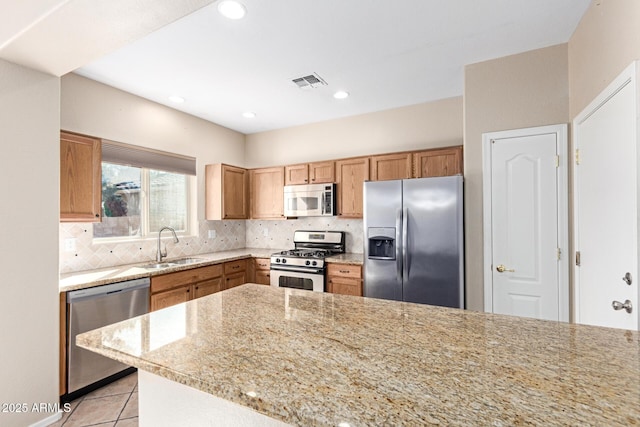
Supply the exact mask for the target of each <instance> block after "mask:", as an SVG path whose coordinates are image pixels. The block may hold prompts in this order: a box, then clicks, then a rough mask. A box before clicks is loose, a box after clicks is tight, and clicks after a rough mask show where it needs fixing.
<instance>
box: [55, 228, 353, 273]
mask: <svg viewBox="0 0 640 427" xmlns="http://www.w3.org/2000/svg"><path fill="white" fill-rule="evenodd" d="M209 230H214V231H215V234H216V237H215V238H209V237H208V236H209ZM296 230H331V231H333V230H335V231H345V232H346V236H345V239H346V250H347V252H353V253H362V251H363V246H362V245H363V243H362V239H363V228H362V220H360V219H338V218H335V217H309V218H300V219H289V220H277V221H266V220H264V221H263V220H247V221H243V220H239V221H200V223H199V226H198V236H197V237H180V242H179V243H173V240H172V239H171V233H168V232H165V233H163V235H162V236H163V238H162V244H163V247H164V245H165V244H166V247H167V256H168V257H169V258H176V257H183V256H191V255H197V254H204V253H209V252H219V251H226V250H231V249H240V248H244V247H250V248H267V249H289V248H293V246H294V245H293V232H294V231H296ZM59 241H60V273H62V274H64V273H72V272H76V271H84V270H93V269H96V268H106V267H113V266H117V265H123V264H131V263H137V262H145V261H149V262H151V261H154V260H155V257H156V251H157V242H158V240H157V239H154V238H149V239H145V240H142V241H138V242H105V243H94V241H93V225H92V224H90V223H61V224H60V239H59ZM68 245H70V246H71V247H73V246H75V248H74V250H67V249H70V248H69V247H68Z"/></svg>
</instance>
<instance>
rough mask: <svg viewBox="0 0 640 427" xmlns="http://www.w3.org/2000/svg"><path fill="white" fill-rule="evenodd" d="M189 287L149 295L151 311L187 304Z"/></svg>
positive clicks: (189, 292)
mask: <svg viewBox="0 0 640 427" xmlns="http://www.w3.org/2000/svg"><path fill="white" fill-rule="evenodd" d="M190 295H191V286H190V285H186V286H181V287H179V288H175V289H171V290H168V291H164V292H158V293H155V294H151V311H156V310H160V309H162V308H166V307H171V306H172V305H176V304H180V303H181V302H187V301H189V299H190Z"/></svg>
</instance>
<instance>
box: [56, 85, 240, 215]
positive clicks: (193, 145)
mask: <svg viewBox="0 0 640 427" xmlns="http://www.w3.org/2000/svg"><path fill="white" fill-rule="evenodd" d="M60 126H61V128H62V129H65V130H69V131H75V132H79V133H84V134H87V135H93V136H97V137H100V138H106V139H110V140H113V141H119V142H125V143H128V144H134V145H139V146H143V147H151V148H155V149H157V150H164V151H169V152H172V153H177V154H183V155H187V156H192V157H195V158H196V159H197V176H198V218H200V219H203V218H204V166H205V165H206V164H209V163H221V162H222V163H229V164H232V165H238V166H242V165H243V164H244V158H245V136H244V134H241V133H239V132H236V131H233V130H230V129H227V128H225V127H222V126H219V125H216V124H214V123H211V122H208V121H206V120H202V119H199V118H197V117H195V116H191V115H189V114H185V113H182V112H179V111H177V110H174V109H172V108H168V107H165V106H163V105H160V104H157V103H155V102H151V101H148V100H146V99H143V98H140V97H138V96H135V95H132V94H130V93H127V92H123V91H121V90H118V89H115V88H113V87H110V86H106V85H104V84H101V83H98V82H96V81H93V80H89V79H86V78H84V77H81V76H79V75H76V74H67V75H65V76H63V77H62V95H61V114H60Z"/></svg>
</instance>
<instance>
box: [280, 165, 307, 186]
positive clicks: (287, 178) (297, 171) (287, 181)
mask: <svg viewBox="0 0 640 427" xmlns="http://www.w3.org/2000/svg"><path fill="white" fill-rule="evenodd" d="M307 183H309V165H307V164H306V163H305V164H304V165H290V166H285V167H284V185H296V184H307Z"/></svg>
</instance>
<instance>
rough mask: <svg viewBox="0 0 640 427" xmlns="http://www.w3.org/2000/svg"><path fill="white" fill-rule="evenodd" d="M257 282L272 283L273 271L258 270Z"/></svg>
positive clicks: (260, 283) (262, 283)
mask: <svg viewBox="0 0 640 427" xmlns="http://www.w3.org/2000/svg"><path fill="white" fill-rule="evenodd" d="M255 282H256V283H257V284H259V285H270V284H271V271H270V270H257V271H256V279H255Z"/></svg>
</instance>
